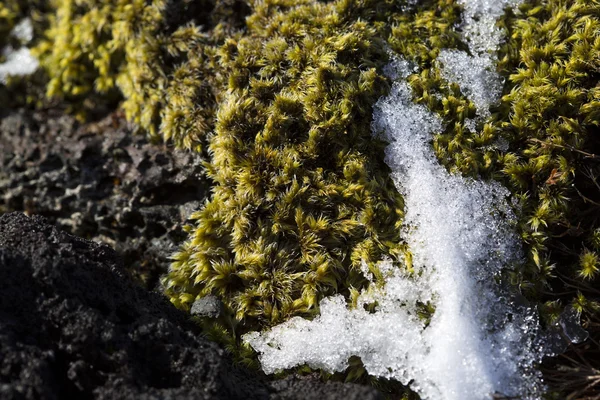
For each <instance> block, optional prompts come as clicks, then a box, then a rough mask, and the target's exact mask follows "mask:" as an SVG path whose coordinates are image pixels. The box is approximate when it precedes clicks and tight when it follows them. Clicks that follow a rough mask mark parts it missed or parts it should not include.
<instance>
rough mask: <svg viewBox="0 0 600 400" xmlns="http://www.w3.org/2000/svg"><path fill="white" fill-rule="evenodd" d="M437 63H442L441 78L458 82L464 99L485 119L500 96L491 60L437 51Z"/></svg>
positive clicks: (457, 51)
mask: <svg viewBox="0 0 600 400" xmlns="http://www.w3.org/2000/svg"><path fill="white" fill-rule="evenodd" d="M437 61H438V62H439V63H441V64H442V65H441V68H440V69H441V73H442V77H443V78H444V79H446V80H447V81H449V82H455V83H457V84H458V85H459V86H460V88H461V90H462V91H463V93H464V94H465V96H467V97H468V98H469V99H470V100H471V101H472V102H473V103H474V104H475V107H476V108H477V111H478V113H479V116H480V117H483V118H486V117H488V116H489V115H490V112H489V109H490V106H492V105H493V104H494V103H495V102H496V101H497V100H498V99H499V98H500V95H501V94H502V81H501V79H500V77H499V76H498V74H497V73H496V71H495V63H494V61H493V60H492V58H491V57H490V56H488V55H483V56H470V55H468V54H467V53H465V52H464V51H460V50H448V49H445V50H442V51H440V55H439V56H438V58H437Z"/></svg>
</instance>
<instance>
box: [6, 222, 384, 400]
mask: <svg viewBox="0 0 600 400" xmlns="http://www.w3.org/2000/svg"><path fill="white" fill-rule="evenodd" d="M0 398H1V399H10V400H12V399H68V398H73V399H190V400H191V399H280V400H285V399H298V400H300V399H302V400H304V399H319V400H324V399H331V400H333V399H344V400H353V399H354V400H366V399H376V398H379V395H378V393H377V392H376V391H375V390H374V389H370V388H366V387H362V386H357V385H347V384H341V383H327V384H323V383H321V382H319V381H316V380H314V379H312V380H310V379H308V380H306V379H299V378H288V379H285V380H283V381H279V382H273V383H267V382H266V380H265V379H264V378H262V377H259V376H253V375H252V374H250V373H249V372H245V371H242V370H240V369H238V368H236V367H234V366H233V365H232V364H231V362H230V360H229V358H228V357H227V356H226V355H225V354H224V352H223V351H222V350H221V349H220V348H218V347H217V345H215V344H213V343H211V342H209V341H207V340H206V339H204V338H203V337H202V336H201V335H200V334H199V333H198V332H197V331H196V327H195V326H194V325H192V324H191V323H190V322H189V320H188V319H187V317H186V316H185V315H184V314H183V313H180V312H179V311H178V310H176V309H175V308H173V307H172V306H171V305H170V304H169V303H168V302H167V301H166V300H165V299H164V298H163V297H161V296H160V295H158V294H157V293H153V292H148V291H146V290H145V289H143V288H141V287H140V286H138V285H136V284H134V283H133V281H132V280H131V279H130V278H129V276H128V274H126V273H124V271H123V269H122V265H121V262H120V259H119V257H118V256H117V255H116V253H115V252H114V251H113V250H112V249H111V248H109V247H108V246H106V245H101V244H97V243H94V242H90V241H87V240H84V239H80V238H77V237H74V236H71V235H69V234H66V233H63V232H61V231H59V230H58V229H56V228H55V227H53V226H51V225H49V224H47V223H46V221H45V220H44V218H42V217H33V218H28V217H26V216H25V215H23V214H20V213H10V214H4V215H3V216H1V217H0Z"/></svg>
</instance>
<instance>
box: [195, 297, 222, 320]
mask: <svg viewBox="0 0 600 400" xmlns="http://www.w3.org/2000/svg"><path fill="white" fill-rule="evenodd" d="M222 312H223V303H222V302H221V300H219V298H218V297H217V296H213V295H208V296H204V297H199V298H197V299H196V301H194V304H192V309H191V310H190V314H192V315H193V316H196V317H208V318H219V316H220V315H221V313H222Z"/></svg>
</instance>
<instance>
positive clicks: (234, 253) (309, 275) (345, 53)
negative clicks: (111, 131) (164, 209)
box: [164, 1, 403, 334]
mask: <svg viewBox="0 0 600 400" xmlns="http://www.w3.org/2000/svg"><path fill="white" fill-rule="evenodd" d="M371 7H372V6H371ZM368 10H369V6H366V5H365V4H363V3H358V2H350V1H338V2H334V3H329V4H325V3H318V4H314V3H313V2H304V4H302V3H300V4H299V3H298V2H297V1H289V2H285V1H274V2H261V3H257V4H256V5H255V9H254V14H253V15H252V16H251V17H250V18H249V19H248V32H247V33H246V35H244V36H243V37H240V38H232V39H230V40H228V41H227V43H226V44H225V45H224V46H223V47H222V48H221V49H220V50H219V57H220V59H219V62H220V64H221V65H223V66H224V70H225V71H226V75H228V76H229V79H228V87H227V94H226V96H224V99H223V101H222V103H221V106H220V107H219V110H218V114H217V124H216V129H215V135H214V137H212V138H211V141H210V152H211V155H212V160H211V162H210V164H208V165H207V167H208V170H209V175H210V177H211V178H212V179H213V181H214V182H215V183H216V185H215V187H214V189H213V196H212V198H211V200H210V201H209V202H208V203H207V204H206V205H205V206H204V207H203V209H202V210H200V211H199V212H197V213H196V214H194V216H193V218H194V219H195V220H196V221H197V222H196V226H195V227H193V228H192V227H190V230H191V237H190V240H188V242H187V243H186V244H185V245H184V247H183V249H182V251H181V252H180V253H178V254H177V255H176V261H175V262H174V263H173V265H172V267H171V272H170V273H169V275H168V276H167V277H166V279H165V280H164V285H165V287H166V290H167V294H168V295H169V296H170V297H171V299H172V301H173V302H174V303H175V304H176V305H178V306H179V307H182V308H189V307H190V305H191V303H192V302H193V301H194V299H195V298H196V297H198V296H204V295H207V294H211V293H212V294H217V295H219V296H220V297H221V298H222V299H224V301H225V303H226V305H227V306H228V308H229V309H230V310H231V311H232V312H233V314H234V315H235V318H236V319H237V320H239V321H243V329H241V330H239V331H238V334H241V333H244V332H245V331H247V330H250V329H257V328H260V327H265V326H270V325H273V324H276V323H279V322H281V321H283V320H285V319H288V318H290V317H292V316H294V315H305V316H307V315H312V314H314V313H315V312H316V308H317V307H316V306H317V304H318V301H319V300H320V299H321V298H322V297H323V296H326V295H329V294H332V293H336V292H339V293H346V294H348V293H349V290H350V289H351V288H359V287H361V286H362V285H363V284H364V283H365V282H364V279H363V278H362V275H361V273H360V272H359V271H360V263H361V260H365V261H366V262H368V263H369V264H370V265H371V266H372V267H374V263H375V262H377V261H378V260H380V259H381V258H382V257H383V256H391V257H395V258H396V257H398V256H399V255H401V254H402V251H403V247H402V245H401V244H400V243H399V228H400V222H401V217H402V202H401V197H400V196H399V194H398V193H397V192H396V191H395V189H394V187H393V183H392V181H391V180H390V179H389V177H388V170H387V168H386V166H385V164H384V163H383V161H382V159H381V154H382V145H383V144H382V143H378V142H376V141H373V140H372V139H371V134H370V120H371V105H372V104H373V103H374V102H375V101H376V99H377V98H379V97H380V96H381V95H382V94H383V93H384V92H385V90H386V88H387V84H386V81H385V80H384V79H383V78H382V77H381V76H380V75H379V73H378V72H377V70H378V68H379V67H381V66H383V65H384V64H385V63H386V61H387V56H386V52H385V46H384V42H383V41H381V40H380V39H378V38H377V36H378V32H377V29H376V28H374V27H372V26H370V24H368V23H367V22H366V21H361V20H360V17H361V16H362V15H364V13H365V11H368ZM190 278H191V279H190Z"/></svg>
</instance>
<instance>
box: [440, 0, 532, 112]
mask: <svg viewBox="0 0 600 400" xmlns="http://www.w3.org/2000/svg"><path fill="white" fill-rule="evenodd" d="M522 1H523V0H459V4H461V5H462V6H463V8H464V11H463V26H462V34H463V39H464V40H465V42H466V43H467V44H468V46H469V51H470V53H471V54H470V55H469V54H467V53H466V52H464V51H461V50H449V49H445V50H442V51H441V52H440V55H439V57H438V59H437V61H438V62H439V63H440V64H441V65H440V67H441V68H440V69H441V72H442V76H443V77H444V79H446V80H448V81H449V82H453V83H457V84H458V85H459V86H460V87H461V90H462V91H463V93H464V94H465V95H466V96H467V97H468V98H469V99H470V100H471V101H472V102H473V103H474V104H475V107H476V108H477V112H478V114H479V117H480V118H481V119H485V118H487V117H489V115H490V111H489V108H490V106H491V105H493V104H494V103H495V102H496V101H497V100H498V99H499V98H500V95H501V94H502V85H503V82H502V79H501V78H500V76H498V74H497V73H496V71H495V65H496V62H497V58H496V51H497V50H498V48H499V46H500V43H501V41H502V38H503V37H502V32H501V30H500V29H498V27H497V26H496V21H497V20H498V19H499V18H500V17H501V16H502V15H503V14H504V9H506V8H512V7H516V6H517V5H519V4H520V3H522Z"/></svg>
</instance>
